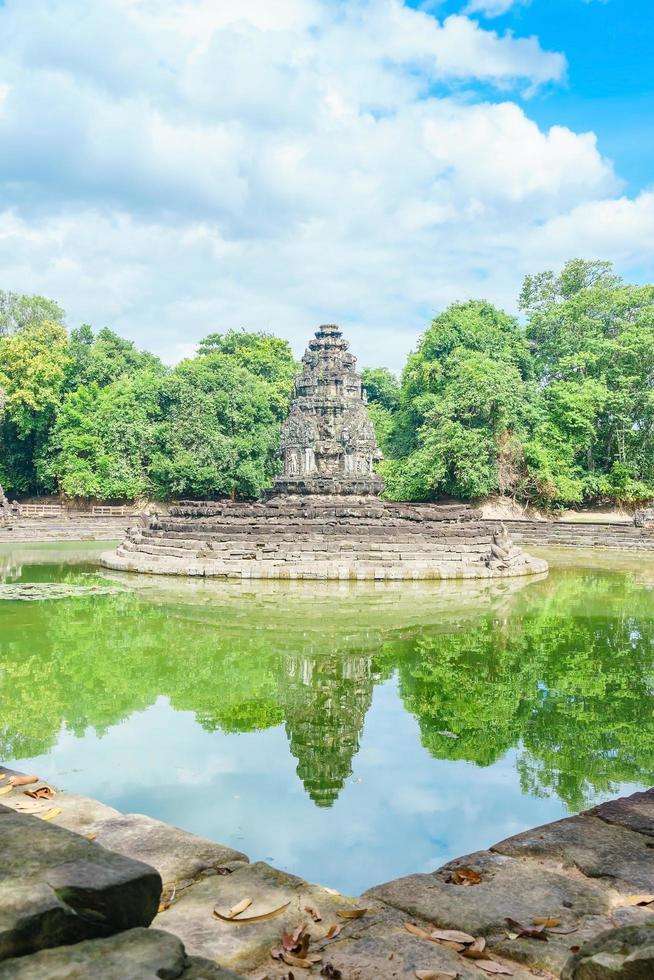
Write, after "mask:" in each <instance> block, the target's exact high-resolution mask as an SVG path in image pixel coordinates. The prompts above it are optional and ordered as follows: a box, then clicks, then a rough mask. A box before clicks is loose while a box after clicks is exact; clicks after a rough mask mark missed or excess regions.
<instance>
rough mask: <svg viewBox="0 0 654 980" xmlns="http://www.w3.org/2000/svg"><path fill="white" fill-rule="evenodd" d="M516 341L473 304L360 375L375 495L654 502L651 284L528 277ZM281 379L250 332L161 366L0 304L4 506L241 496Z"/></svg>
mask: <svg viewBox="0 0 654 980" xmlns="http://www.w3.org/2000/svg"><path fill="white" fill-rule="evenodd" d="M520 308H521V310H522V312H523V314H524V320H525V323H524V325H523V324H521V323H520V322H519V321H518V320H517V319H515V318H514V317H511V316H508V315H507V314H506V313H504V312H502V311H501V310H498V309H497V308H496V307H494V306H492V305H491V304H490V303H486V302H483V301H477V300H476V301H470V302H466V303H457V304H454V305H453V306H451V307H449V309H447V310H446V311H445V312H444V313H442V314H441V315H440V316H438V317H436V319H434V321H433V322H432V323H431V325H430V326H429V328H428V329H427V330H426V332H425V334H424V335H423V337H422V338H421V340H420V342H419V344H418V346H417V349H416V350H415V351H414V352H413V353H411V354H410V355H409V357H408V360H407V363H406V366H405V368H404V371H403V373H402V377H401V379H398V378H396V377H395V375H394V374H392V373H391V372H390V371H388V370H387V369H385V368H369V369H367V370H365V371H364V372H363V374H364V382H365V385H366V388H367V391H368V396H369V402H370V413H371V416H372V418H373V421H374V424H375V427H376V430H377V434H378V438H379V441H380V444H381V446H382V448H383V450H384V453H385V456H386V459H385V461H384V462H383V464H382V470H383V475H384V477H385V479H386V486H387V491H386V492H387V495H388V496H389V497H392V498H395V499H405V500H434V499H439V498H441V497H446V496H452V497H457V498H463V499H470V498H475V497H483V496H486V495H488V494H492V493H501V494H506V495H510V496H512V497H515V498H517V499H520V500H523V501H532V502H535V503H538V504H541V505H550V506H564V505H570V504H582V503H595V502H636V501H642V500H648V499H651V498H652V497H654V286H649V285H647V286H633V285H628V284H626V283H624V282H623V281H622V280H621V279H620V277H619V276H617V275H616V274H615V273H614V272H613V270H612V268H611V265H610V264H609V263H606V262H586V261H582V260H580V259H577V260H574V261H572V262H569V263H568V264H567V265H566V266H565V268H564V269H563V271H562V272H561V273H560V274H559V275H555V274H554V273H553V272H544V273H541V274H539V275H535V276H528V277H527V279H526V280H525V283H524V287H523V290H522V294H521V297H520ZM296 370H297V365H296V363H295V361H294V359H293V355H292V352H291V349H290V347H289V345H288V344H287V343H286V342H285V341H283V340H280V339H279V338H276V337H273V336H270V335H268V334H265V333H248V332H245V331H241V332H239V331H229V332H228V333H225V334H211V335H209V336H208V337H207V338H205V340H203V341H202V342H201V343H200V345H199V347H198V351H197V355H196V357H194V358H190V359H187V360H184V361H182V362H181V363H180V364H178V365H177V366H176V367H174V368H168V367H166V366H164V365H163V364H162V363H161V361H160V360H159V359H158V358H156V357H155V356H153V355H152V354H148V353H147V352H144V351H139V350H137V349H136V347H135V346H134V345H133V344H132V343H131V342H130V341H127V340H124V339H122V338H121V337H119V336H117V335H116V334H115V333H113V332H112V331H111V330H107V329H103V330H100V331H99V332H97V333H95V332H94V331H93V330H92V329H91V328H90V327H89V326H86V325H85V326H82V327H79V328H78V329H74V330H70V331H69V330H68V329H67V327H66V325H65V322H64V312H63V310H62V309H61V308H60V307H59V306H58V305H57V304H56V303H54V302H52V301H50V300H47V299H44V298H43V297H39V296H18V295H15V294H12V293H2V292H0V483H3V484H4V485H5V488H6V489H7V490H8V492H9V493H10V494H12V495H20V494H27V493H63V494H65V495H67V496H69V497H96V498H99V499H118V498H134V497H137V496H140V495H149V496H153V497H160V498H165V497H180V496H190V497H208V496H222V495H232V496H242V497H251V496H256V495H258V494H259V493H260V492H261V490H262V489H264V487H266V486H267V485H268V484H269V483H270V481H271V479H272V477H273V475H274V473H275V471H276V468H277V467H278V465H279V463H278V459H277V455H276V450H277V444H278V439H279V430H280V425H281V421H282V420H283V418H284V415H285V413H286V411H287V407H288V400H289V396H290V392H291V388H292V380H293V376H294V374H295V372H296Z"/></svg>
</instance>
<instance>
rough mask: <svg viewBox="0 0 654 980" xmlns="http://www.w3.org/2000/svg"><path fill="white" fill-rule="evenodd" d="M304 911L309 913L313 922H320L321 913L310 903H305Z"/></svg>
mask: <svg viewBox="0 0 654 980" xmlns="http://www.w3.org/2000/svg"><path fill="white" fill-rule="evenodd" d="M304 911H305V912H308V913H309V915H310V916H311V918H312V919H313V921H314V922H322V915H321V914H320V912H319V911H318V909H314V908H313V906H311V905H305V906H304Z"/></svg>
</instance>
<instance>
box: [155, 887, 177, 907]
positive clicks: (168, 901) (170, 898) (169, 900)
mask: <svg viewBox="0 0 654 980" xmlns="http://www.w3.org/2000/svg"><path fill="white" fill-rule="evenodd" d="M174 901H175V886H174V885H173V889H172V891H171V892H170V894H169V895H166V897H165V898H162V899H161V901H160V902H159V908H158V909H157V912H167V911H168V909H169V908H170V906H171V905H172V904H173V902H174Z"/></svg>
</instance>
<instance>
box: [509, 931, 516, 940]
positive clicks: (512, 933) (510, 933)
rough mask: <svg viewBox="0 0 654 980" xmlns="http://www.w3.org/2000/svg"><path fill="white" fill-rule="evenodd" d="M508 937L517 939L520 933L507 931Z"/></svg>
mask: <svg viewBox="0 0 654 980" xmlns="http://www.w3.org/2000/svg"><path fill="white" fill-rule="evenodd" d="M506 938H507V939H517V938H518V933H517V932H507V934H506Z"/></svg>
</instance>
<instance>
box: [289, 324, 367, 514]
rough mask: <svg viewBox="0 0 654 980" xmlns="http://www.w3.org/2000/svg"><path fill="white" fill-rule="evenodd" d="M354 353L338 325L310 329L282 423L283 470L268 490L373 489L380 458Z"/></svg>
mask: <svg viewBox="0 0 654 980" xmlns="http://www.w3.org/2000/svg"><path fill="white" fill-rule="evenodd" d="M355 367H356V358H355V357H354V356H353V355H352V354H350V353H349V352H348V343H347V341H346V340H344V339H343V335H342V333H341V331H340V330H339V328H338V327H336V326H333V325H329V326H324V327H320V328H319V330H317V331H316V336H315V339H313V340H311V341H310V343H309V349H308V350H307V351H306V353H305V355H304V357H303V359H302V372H301V374H300V375H299V377H298V378H297V379H296V382H295V392H294V395H293V400H292V403H291V410H290V412H289V415H288V418H287V419H286V421H285V422H284V425H283V426H282V436H281V457H282V460H283V463H284V473H283V475H282V476H281V477H279V478H278V479H277V481H276V483H275V487H274V490H273V493H274V494H275V495H279V494H296V493H302V494H306V493H316V494H321V495H323V494H356V495H361V494H363V495H368V494H379V493H380V492H381V490H382V489H383V482H382V480H381V478H380V477H379V476H378V475H377V474H376V473H375V471H374V463H375V462H378V461H379V460H380V459H381V458H382V454H381V452H380V451H379V448H378V446H377V441H376V439H375V431H374V428H373V425H372V422H371V421H370V419H369V418H368V414H367V412H366V395H365V391H364V389H363V387H362V384H361V378H360V376H359V374H358V373H357V372H356V369H355Z"/></svg>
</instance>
